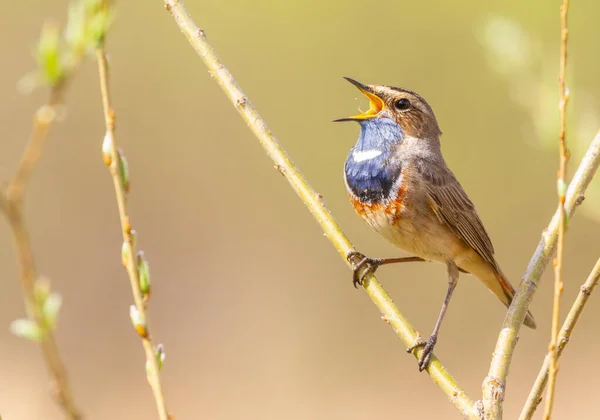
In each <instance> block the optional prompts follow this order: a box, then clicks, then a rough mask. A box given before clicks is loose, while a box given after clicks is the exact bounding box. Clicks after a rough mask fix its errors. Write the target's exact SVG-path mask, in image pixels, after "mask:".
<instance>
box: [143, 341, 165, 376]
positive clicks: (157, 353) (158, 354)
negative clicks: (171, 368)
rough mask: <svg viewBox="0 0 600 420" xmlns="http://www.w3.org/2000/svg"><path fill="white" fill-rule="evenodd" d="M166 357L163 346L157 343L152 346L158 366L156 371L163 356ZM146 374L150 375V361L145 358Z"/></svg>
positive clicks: (159, 368) (161, 362) (161, 365)
mask: <svg viewBox="0 0 600 420" xmlns="http://www.w3.org/2000/svg"><path fill="white" fill-rule="evenodd" d="M166 357H167V355H166V353H165V346H163V345H162V344H159V345H158V346H156V347H155V348H154V358H155V359H156V365H157V366H158V371H159V372H160V371H161V369H162V367H163V363H164V361H165V358H166ZM146 375H148V376H149V375H150V361H149V360H146Z"/></svg>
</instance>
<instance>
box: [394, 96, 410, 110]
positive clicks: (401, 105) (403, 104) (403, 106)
mask: <svg viewBox="0 0 600 420" xmlns="http://www.w3.org/2000/svg"><path fill="white" fill-rule="evenodd" d="M394 106H395V107H396V109H397V110H398V111H405V110H407V109H408V108H410V101H409V100H408V99H406V98H402V99H398V100H397V101H396V102H395V103H394Z"/></svg>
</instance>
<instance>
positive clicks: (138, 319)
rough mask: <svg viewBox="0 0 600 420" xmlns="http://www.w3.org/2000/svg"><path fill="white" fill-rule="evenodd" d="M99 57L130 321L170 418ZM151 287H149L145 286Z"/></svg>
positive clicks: (162, 412)
mask: <svg viewBox="0 0 600 420" xmlns="http://www.w3.org/2000/svg"><path fill="white" fill-rule="evenodd" d="M96 56H97V58H98V73H99V76H100V90H101V93H102V105H103V110H104V120H105V124H106V134H105V136H104V142H103V145H102V153H103V159H104V162H105V163H106V164H107V166H108V168H109V171H110V174H111V176H112V180H113V184H114V187H115V195H116V198H117V207H118V210H119V219H120V220H121V233H122V235H123V248H122V257H123V265H124V266H125V268H126V269H127V274H128V275H129V282H130V283H131V291H132V294H133V300H134V302H135V305H134V306H133V307H132V308H131V318H132V322H133V324H134V327H135V329H136V331H137V332H138V334H139V336H140V338H141V339H142V344H143V347H144V351H145V353H146V376H147V379H148V383H149V384H150V387H151V389H152V393H153V394H154V399H155V401H156V407H157V410H158V415H159V418H160V419H161V420H168V419H170V416H169V413H168V411H167V407H166V403H165V398H164V395H163V390H162V385H161V382H160V368H161V363H162V361H161V357H162V356H163V355H164V353H163V350H162V346H160V345H159V346H158V347H156V348H155V347H154V345H153V343H152V338H151V336H150V328H149V326H148V316H147V313H146V302H147V300H148V298H149V296H150V294H149V288H148V289H147V290H142V288H141V287H140V281H141V277H140V267H139V266H138V264H139V262H140V260H141V259H143V255H141V254H140V253H137V257H136V246H135V243H134V235H135V232H134V231H133V230H132V228H131V223H130V220H129V215H128V213H127V192H128V190H129V175H128V172H127V171H128V170H127V163H126V161H125V156H124V155H123V154H122V152H121V151H120V150H119V149H117V146H116V141H115V113H114V111H113V108H112V105H111V101H110V90H109V86H108V62H107V59H106V54H105V52H104V47H103V46H101V47H99V48H98V49H97V51H96ZM146 286H147V287H149V284H146Z"/></svg>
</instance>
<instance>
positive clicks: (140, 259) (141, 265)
mask: <svg viewBox="0 0 600 420" xmlns="http://www.w3.org/2000/svg"><path fill="white" fill-rule="evenodd" d="M137 266H138V278H139V282H140V291H141V292H142V294H143V295H144V296H147V295H149V294H150V265H149V264H148V260H146V258H145V257H144V251H138V253H137Z"/></svg>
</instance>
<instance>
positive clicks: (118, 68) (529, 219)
mask: <svg viewBox="0 0 600 420" xmlns="http://www.w3.org/2000/svg"><path fill="white" fill-rule="evenodd" d="M559 3H560V2H559V1H558V0H556V1H545V0H535V1H529V2H522V1H518V0H510V1H499V0H495V1H488V2H472V1H457V2H437V1H421V2H415V1H410V2H409V1H384V2H364V1H363V2H358V1H350V0H346V1H341V0H339V1H333V0H332V1H328V2H322V1H316V0H311V1H309V0H306V1H296V2H283V1H267V0H257V1H253V2H247V1H243V0H231V1H227V2H225V1H217V0H207V1H192V0H190V1H188V2H187V6H188V8H189V10H190V12H191V13H192V15H193V16H194V18H195V19H196V21H197V22H198V24H199V25H200V26H201V27H202V28H204V30H205V31H206V33H207V35H208V38H209V40H210V42H211V43H212V44H213V46H214V47H215V49H216V50H217V51H218V53H219V55H220V56H221V57H222V58H223V60H224V62H225V63H226V65H227V66H228V67H229V69H230V70H231V71H232V73H233V74H234V76H235V77H236V78H237V80H238V81H239V83H240V85H241V86H242V88H243V89H244V91H245V92H246V93H247V94H248V95H249V97H250V99H251V101H252V102H253V103H254V105H255V106H256V107H257V108H258V109H259V111H260V112H261V114H262V116H263V117H264V118H265V119H266V121H267V123H268V124H269V125H270V127H271V128H272V130H273V132H274V133H275V134H276V135H277V136H278V138H279V139H280V141H281V143H282V145H283V146H284V147H285V148H286V150H287V151H288V152H289V153H290V155H291V156H292V158H293V159H294V161H295V163H296V164H297V165H298V166H299V168H300V169H301V171H302V172H303V173H304V175H305V176H306V177H307V179H308V180H309V182H310V183H311V184H312V186H313V187H315V188H316V189H317V191H319V192H320V193H321V194H322V195H323V196H324V199H325V201H326V203H327V204H328V206H329V208H330V209H331V211H332V213H333V214H334V215H335V217H336V219H337V221H338V222H339V223H340V224H341V226H342V228H343V229H344V230H345V232H346V233H347V234H348V236H349V237H350V238H351V239H352V241H353V242H354V244H355V245H356V246H357V248H358V249H359V250H361V251H363V252H365V253H367V254H368V255H371V256H396V255H402V254H401V253H400V252H399V251H397V250H396V249H395V248H394V247H392V246H391V245H389V244H388V243H386V242H385V241H384V240H383V239H382V238H380V237H379V236H378V235H377V234H375V233H374V232H372V231H371V230H370V229H369V228H368V227H367V226H366V224H365V223H364V222H363V221H362V220H360V218H359V217H358V216H357V215H356V214H354V211H353V209H352V208H351V206H350V204H349V202H348V200H347V197H346V192H345V188H344V183H343V178H342V168H343V164H344V161H345V159H346V156H347V153H348V150H349V149H350V148H351V147H352V145H353V144H354V142H355V140H356V138H357V136H358V127H357V126H356V125H353V124H332V123H331V120H332V119H334V118H339V117H343V116H347V115H351V114H352V113H356V111H357V108H359V107H362V108H363V109H365V108H366V107H367V106H368V104H367V101H366V100H365V99H363V98H362V97H361V96H362V95H360V94H359V93H358V91H357V90H356V89H355V88H354V87H352V86H351V85H349V84H348V83H346V82H345V81H344V80H343V79H342V76H350V77H353V78H356V79H358V80H360V81H362V82H365V83H375V84H390V85H396V86H402V87H406V88H409V89H412V90H415V91H417V92H418V93H420V94H421V95H423V96H424V97H425V98H427V100H428V101H429V102H430V103H431V105H432V106H433V108H434V110H435V112H436V114H437V117H438V120H439V122H440V125H441V128H442V131H443V132H444V136H443V137H442V148H443V152H444V155H445V157H446V159H447V161H448V163H449V165H450V167H451V168H452V169H453V171H454V172H455V173H456V175H457V177H458V178H459V179H460V181H461V183H462V184H463V186H464V187H465V189H466V190H467V191H468V193H469V195H470V197H471V199H472V200H473V201H474V202H475V204H476V205H477V208H478V211H479V213H480V215H481V218H482V220H483V222H484V223H485V225H486V227H487V230H488V232H489V234H490V236H491V238H492V240H493V241H494V244H495V248H496V252H497V258H498V261H499V262H500V264H501V265H502V267H503V270H504V272H505V273H506V274H507V275H508V276H509V278H511V279H512V282H513V284H515V285H516V284H518V282H519V279H520V276H521V275H522V273H523V272H524V270H525V267H526V265H527V263H528V261H529V258H530V257H531V254H532V253H533V251H534V249H535V247H536V245H537V243H538V241H539V238H540V233H541V231H542V229H543V228H544V227H545V226H546V225H547V223H548V221H549V220H550V217H551V215H552V214H553V213H554V211H555V208H556V187H555V185H556V181H555V176H556V169H557V165H558V159H557V150H556V147H555V145H556V142H557V133H558V124H557V121H558V106H557V104H558V87H557V74H558V55H559V18H558V13H559ZM66 8H67V2H66V1H62V0H61V1H52V2H50V1H39V0H38V1H35V0H30V1H22V2H16V1H13V2H8V3H7V4H5V5H4V6H3V13H2V14H0V28H2V29H0V35H1V36H0V55H1V57H2V66H1V68H0V80H1V82H0V124H1V126H2V135H1V141H0V179H2V180H7V179H9V178H10V177H11V176H12V173H13V171H14V168H15V167H16V163H17V161H18V159H19V156H20V154H21V152H22V150H23V147H24V145H25V142H26V140H27V138H28V135H29V132H30V128H31V119H32V114H33V112H34V111H35V110H36V109H37V107H38V106H39V105H40V104H41V103H42V102H43V101H44V100H45V98H46V95H47V92H46V91H44V90H40V91H36V92H34V93H33V94H30V95H23V94H21V93H19V92H18V90H17V84H18V81H19V80H20V78H21V77H22V76H23V75H24V74H25V73H27V72H28V71H29V70H31V69H33V68H34V67H35V62H34V60H33V58H32V50H33V49H34V46H35V44H36V42H37V39H38V36H39V33H40V28H41V26H42V24H43V22H44V21H45V20H46V19H47V18H51V19H53V20H55V21H57V22H59V23H64V22H65V19H66ZM599 20H600V3H598V2H597V1H594V0H585V1H579V2H575V3H573V5H572V8H571V13H570V29H571V30H570V46H569V74H568V86H569V88H570V91H571V98H572V100H571V103H570V106H569V121H568V122H569V125H568V144H569V147H570V148H571V150H572V152H573V158H572V160H571V164H570V170H569V172H570V173H571V174H572V173H573V171H574V169H575V167H576V165H577V164H578V163H579V160H580V158H581V156H582V154H583V152H584V151H585V149H586V147H587V145H588V144H589V142H590V141H591V139H592V137H593V135H594V133H595V131H596V130H597V129H598V128H599V127H600V119H599V118H600V117H599V116H600V113H599V110H600V102H599V95H600V79H599V78H598V77H597V76H598V71H597V69H598V67H599V66H600V47H599V44H598V42H597V41H598V38H597V37H598V32H597V22H598V21H599ZM107 48H108V52H109V55H110V61H111V83H112V88H113V100H114V106H115V111H116V113H117V125H118V131H117V134H118V143H119V144H120V145H121V146H122V147H123V149H124V150H125V154H126V156H127V157H128V159H129V163H130V170H131V179H132V189H131V194H130V199H129V202H130V208H131V217H132V221H133V226H134V228H135V229H136V230H137V231H138V233H139V241H138V244H139V246H140V248H141V249H143V250H144V251H145V252H146V256H147V257H148V259H149V261H150V265H151V272H152V282H153V286H152V287H153V294H152V299H151V301H150V319H151V329H152V331H153V334H154V337H155V339H156V340H157V341H158V342H162V343H164V344H165V346H166V352H167V359H166V361H165V366H164V368H163V370H162V379H163V382H164V389H165V393H166V400H167V403H168V406H169V409H170V411H171V412H172V413H173V414H174V415H175V417H176V418H177V419H331V418H333V419H336V418H344V419H348V420H353V419H370V418H373V417H376V416H377V417H379V416H393V417H395V418H413V417H416V416H419V417H420V418H427V419H438V418H444V419H445V418H458V417H459V416H458V414H457V412H456V410H455V409H454V407H453V406H452V405H451V404H449V403H448V401H447V400H446V397H445V396H444V395H443V394H442V393H441V392H440V391H439V389H438V388H437V387H436V386H435V385H434V384H433V383H432V382H431V380H430V379H429V378H428V377H427V375H426V374H425V373H423V374H419V373H418V371H417V366H416V361H415V359H414V358H413V357H412V356H409V355H407V354H406V353H405V352H404V345H403V344H402V343H401V342H400V341H399V340H398V338H397V337H396V336H395V335H394V333H393V332H392V331H391V330H390V328H389V327H388V326H387V325H386V324H385V323H384V322H381V320H380V314H379V312H378V310H377V308H376V307H375V306H374V305H373V304H372V303H371V301H370V300H369V299H368V297H367V296H366V294H365V293H364V292H363V291H360V290H355V289H354V288H353V287H352V283H351V273H350V271H349V270H348V268H347V267H346V266H345V264H344V262H343V261H342V260H341V259H340V258H339V256H338V255H337V254H336V252H335V251H334V249H333V247H332V246H331V245H330V244H329V243H328V241H327V240H326V239H325V238H324V237H323V235H322V233H321V231H320V229H319V227H318V225H317V224H316V223H315V221H314V220H313V219H312V217H311V216H310V214H309V213H308V211H307V210H306V208H305V207H304V205H303V204H302V203H301V202H300V201H299V200H298V198H297V197H296V195H295V194H294V192H293V191H292V190H291V189H290V187H289V186H288V185H287V183H286V181H285V179H284V178H282V177H281V176H280V175H279V174H278V173H277V172H276V171H274V170H273V164H272V163H271V161H270V160H269V159H268V158H267V157H266V156H265V153H264V152H263V151H262V149H261V148H260V146H259V144H258V142H257V141H256V139H255V138H254V136H253V135H252V134H251V132H250V131H249V130H248V129H247V128H246V126H245V125H244V123H243V122H242V120H241V119H240V117H239V116H238V115H237V113H236V111H235V110H234V108H233V107H232V106H231V105H230V103H229V102H228V101H227V99H226V98H225V96H224V95H223V94H222V93H221V91H220V89H219V88H218V87H217V85H216V84H215V83H214V81H213V80H211V78H210V77H209V75H208V74H207V71H206V69H205V67H204V65H203V64H202V62H201V61H200V59H199V58H198V57H197V56H196V55H195V53H194V52H193V51H192V49H191V48H190V46H189V45H188V43H187V41H186V40H185V39H184V38H183V36H182V35H181V34H180V32H179V30H178V28H177V26H176V25H175V23H174V22H173V20H172V19H171V17H170V16H169V14H168V13H166V12H165V10H164V7H163V3H162V1H160V0H155V1H144V2H142V1H136V2H133V1H130V2H125V1H123V2H118V3H117V14H116V21H115V23H114V25H113V27H112V28H111V30H110V32H109V36H108V41H107ZM67 105H68V111H67V115H66V117H67V118H66V119H65V120H64V121H63V122H61V123H60V124H58V125H57V126H56V127H55V129H53V130H52V132H51V135H50V139H49V141H48V144H47V148H46V150H45V152H44V155H43V157H42V160H41V162H40V164H39V166H38V167H37V168H36V171H35V174H34V177H33V180H32V182H31V185H30V188H29V190H28V194H27V221H28V224H29V229H30V232H31V236H32V241H33V247H34V251H35V255H36V259H37V263H38V266H39V271H40V274H41V275H43V276H46V277H48V278H49V279H50V280H51V282H52V287H53V290H56V291H58V292H60V293H61V294H62V296H63V300H64V303H63V308H62V310H61V314H60V320H59V324H58V329H57V339H58V342H59V347H60V350H61V352H62V355H63V357H64V358H65V360H66V363H67V366H68V371H69V375H70V380H71V385H72V387H73V390H74V395H75V400H76V403H77V404H78V406H79V407H80V408H81V409H82V410H83V412H84V414H85V418H86V419H90V420H95V419H106V418H113V419H153V418H156V411H155V407H154V401H153V399H152V395H151V392H150V389H149V388H148V386H147V383H146V380H145V374H144V354H143V350H142V347H141V343H140V340H139V338H138V337H137V336H136V334H135V333H134V330H133V328H132V326H131V322H130V320H129V313H128V312H129V305H130V304H131V303H132V297H131V292H130V289H129V282H128V279H127V277H126V273H125V271H124V270H123V269H122V267H121V263H120V246H121V239H120V234H119V221H118V217H117V211H116V203H115V198H114V193H113V187H112V183H111V179H110V177H109V175H108V173H107V170H106V167H105V166H104V164H103V163H102V159H101V155H100V146H101V143H102V138H103V135H104V124H103V116H102V109H101V100H100V93H99V86H98V76H97V68H96V65H95V63H94V62H93V61H90V62H88V63H86V64H85V65H84V66H83V67H82V68H81V71H80V72H79V73H78V74H77V76H76V78H75V80H74V82H73V84H72V85H71V87H70V89H69V92H68V97H67ZM599 197H600V182H597V181H596V182H595V183H593V184H592V186H591V192H590V194H588V199H587V200H586V201H585V204H584V205H583V207H582V208H581V211H579V212H578V214H577V215H576V217H575V218H574V219H573V222H572V224H571V225H570V229H569V232H568V236H567V248H566V262H565V292H564V300H563V302H564V304H563V308H564V309H563V315H564V314H565V313H566V308H568V307H569V306H570V303H571V302H572V301H573V299H574V297H575V295H576V294H577V292H578V290H579V286H580V284H581V283H582V282H583V281H584V280H585V278H586V277H587V274H588V273H589V271H590V270H591V268H592V267H593V265H594V263H595V261H596V259H597V258H598V256H599V253H600V247H599V246H598V240H597V238H598V234H599V233H600V225H599V223H600V216H599V215H600V198H599ZM9 233H10V232H9V229H8V226H7V225H6V223H5V222H4V221H2V222H1V223H0V278H1V279H2V293H1V296H2V297H1V301H0V302H1V304H0V413H2V416H3V418H4V419H5V420H10V419H60V418H62V414H61V411H60V410H59V408H57V406H56V405H55V404H54V403H53V401H52V400H51V399H50V397H49V382H48V376H47V373H46V371H45V367H44V363H43V360H42V358H41V353H40V349H39V346H37V345H36V344H34V343H31V342H28V341H26V340H23V339H21V338H18V337H16V336H14V335H12V334H11V333H10V332H9V325H10V323H11V321H13V320H14V319H16V318H20V317H23V316H24V305H23V299H22V295H21V290H20V285H19V281H18V270H17V269H18V267H17V265H16V259H15V254H14V251H13V249H12V244H11V240H10V234H9ZM546 271H547V273H546V275H545V276H544V279H543V281H542V283H541V287H540V288H539V291H538V293H537V294H536V296H535V300H534V301H533V304H532V307H531V308H532V311H533V313H534V314H535V316H536V320H537V322H538V330H536V331H531V330H529V329H524V330H523V331H522V334H521V339H520V341H519V346H518V348H517V352H516V355H515V358H514V361H513V364H512V367H511V372H510V376H509V383H508V389H507V399H506V403H505V418H507V419H513V418H516V417H517V415H518V413H519V411H520V408H521V406H522V404H523V402H524V401H525V398H526V397H527V394H528V391H529V389H530V387H531V384H532V383H533V380H534V378H535V376H536V375H537V373H538V370H539V367H540V365H541V362H542V359H543V356H544V354H545V353H546V349H547V345H548V341H549V334H550V313H551V296H552V279H553V276H552V270H551V269H548V270H546ZM378 278H379V279H380V280H381V282H382V283H383V284H384V286H385V287H386V288H387V290H388V291H389V292H390V294H391V295H392V296H393V298H394V300H395V302H396V303H397V304H398V306H399V308H400V309H401V311H402V312H403V313H404V314H405V315H406V316H407V317H408V318H409V319H410V321H411V322H412V323H413V324H414V325H415V327H416V328H417V329H418V330H419V331H420V332H421V333H422V334H423V335H428V334H429V333H430V331H431V329H432V328H433V325H434V322H435V320H436V317H437V315H438V311H439V308H440V304H441V301H442V299H443V296H444V293H445V291H446V274H445V269H444V267H443V266H442V265H435V264H426V265H423V264H415V265H400V266H391V267H385V268H382V269H381V270H380V272H379V273H378ZM459 284H460V286H459V287H458V289H457V292H456V293H455V295H454V298H453V301H452V304H451V305H450V309H449V312H448V316H447V318H446V321H445V324H444V327H443V328H442V332H441V335H440V341H439V342H438V345H437V347H436V354H437V355H438V356H439V357H440V359H441V360H442V362H443V363H444V364H445V366H446V367H447V368H448V369H449V370H450V371H451V372H452V373H453V374H454V375H455V377H456V379H457V380H458V382H459V383H460V384H461V385H462V386H463V387H464V388H465V389H466V390H467V391H468V392H469V393H470V395H471V396H472V397H473V398H475V399H477V398H479V396H480V395H481V391H480V386H481V382H482V380H483V378H484V376H485V375H486V373H487V370H488V367H489V362H490V358H491V354H492V351H493V349H494V345H495V342H496V338H497V334H498V332H499V327H500V325H501V322H502V320H503V318H504V314H505V308H504V307H503V306H502V305H501V304H500V303H499V302H498V301H497V300H496V298H495V297H494V296H493V295H492V294H490V293H489V292H488V291H487V290H486V289H485V288H484V287H482V285H481V284H480V283H479V282H478V281H476V280H475V279H474V278H472V277H470V276H463V277H461V281H460V282H459ZM598 300H599V299H598V296H593V297H592V300H591V301H590V303H589V305H588V307H587V308H586V310H585V311H584V314H583V317H582V318H581V320H580V322H579V325H578V326H577V329H576V330H575V333H574V334H573V336H572V340H571V343H570V345H569V347H568V348H567V350H566V352H565V354H564V356H563V357H562V359H561V361H560V365H561V370H560V374H559V377H558V388H557V393H558V394H557V395H558V397H557V400H556V409H555V418H561V419H567V418H568V419H575V418H576V419H595V418H598V405H597V395H598V393H599V392H600V384H599V383H598V381H596V380H592V378H596V377H598V375H600V366H598V364H597V363H589V362H587V361H588V360H590V359H592V358H594V357H595V356H596V355H597V354H598V351H599V349H600V336H599V335H598V323H597V322H594V321H595V320H597V319H598V316H600V304H599V302H598ZM2 326H3V327H2ZM538 418H541V414H540V413H538Z"/></svg>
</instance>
